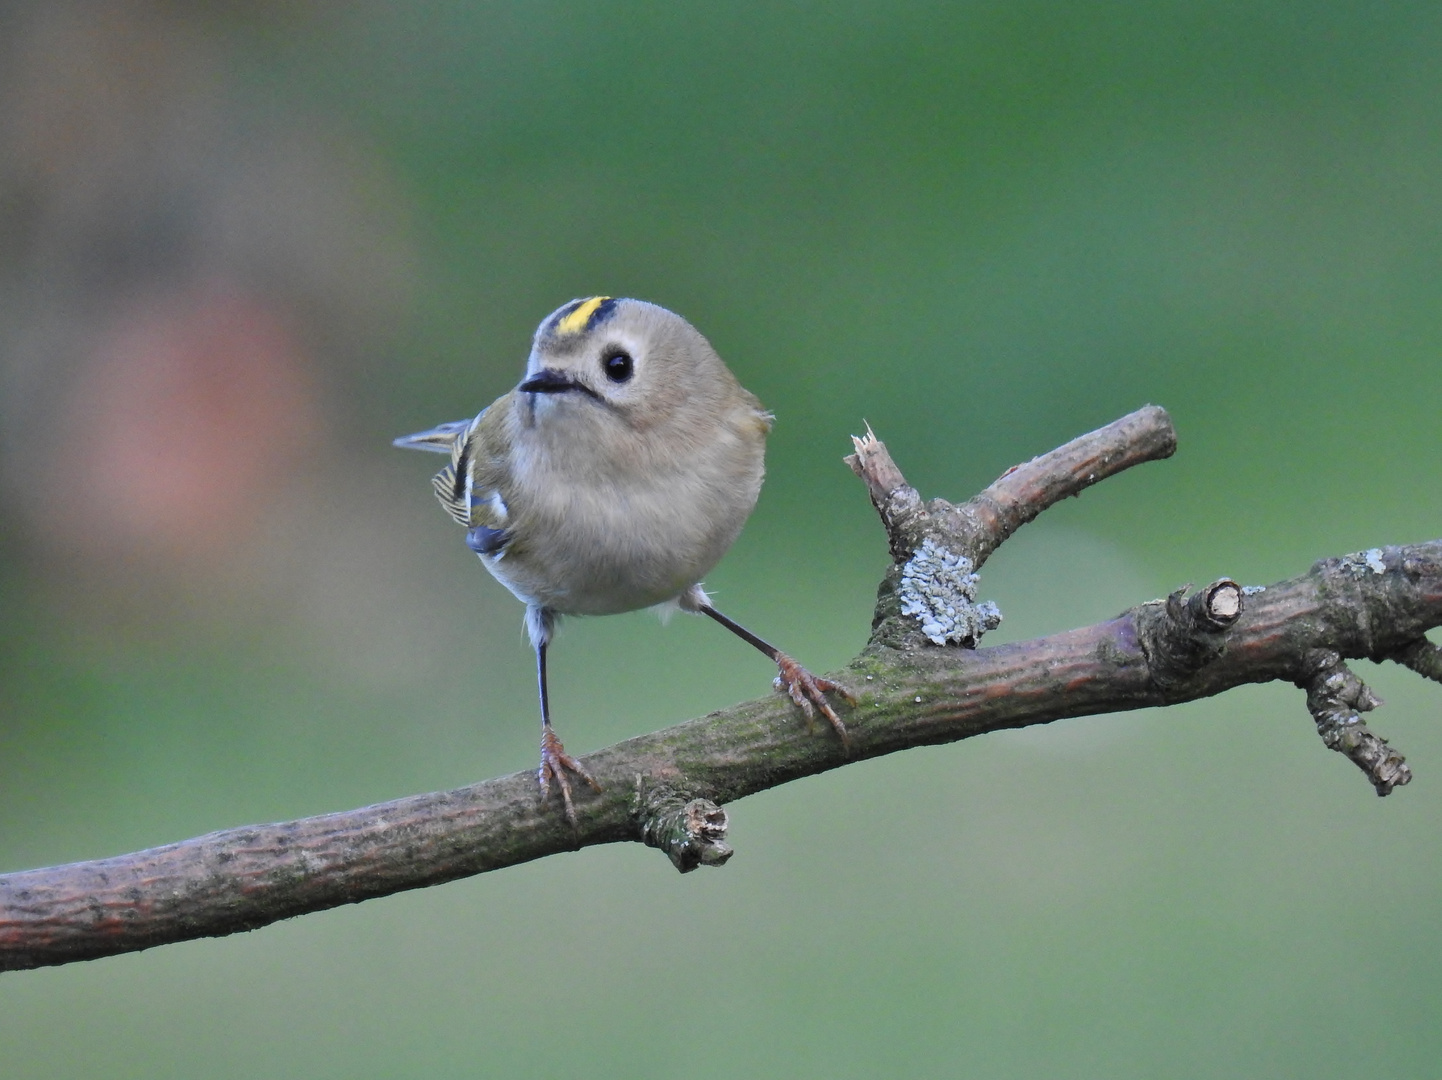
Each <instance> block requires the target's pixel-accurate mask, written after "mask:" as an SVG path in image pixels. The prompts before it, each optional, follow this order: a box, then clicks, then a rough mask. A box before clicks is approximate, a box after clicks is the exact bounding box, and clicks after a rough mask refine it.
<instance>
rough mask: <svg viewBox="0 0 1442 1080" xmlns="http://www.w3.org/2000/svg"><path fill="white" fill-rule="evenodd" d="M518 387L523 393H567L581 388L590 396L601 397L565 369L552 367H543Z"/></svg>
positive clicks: (582, 391) (581, 390)
mask: <svg viewBox="0 0 1442 1080" xmlns="http://www.w3.org/2000/svg"><path fill="white" fill-rule="evenodd" d="M516 389H517V390H519V391H521V393H523V394H565V393H569V392H570V391H572V390H579V391H580V392H581V393H583V394H585V395H587V396H588V397H593V398H597V399H598V400H599V398H600V395H599V394H597V393H596V391H594V390H592V389H591V388H590V387H589V386H587V385H586V384H585V383H583V382H577V381H576V380H575V379H573V378H571V377H570V376H569V375H567V374H566V373H565V372H564V371H554V370H552V369H551V368H542V369H541V370H540V371H538V372H536V373H535V374H534V375H532V376H531V377H530V378H529V379H527V380H526V381H525V382H523V383H521V385H520V386H518V387H516Z"/></svg>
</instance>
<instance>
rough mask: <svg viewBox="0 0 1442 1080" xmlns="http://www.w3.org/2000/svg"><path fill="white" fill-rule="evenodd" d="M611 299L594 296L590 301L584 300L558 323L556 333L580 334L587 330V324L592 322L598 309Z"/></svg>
mask: <svg viewBox="0 0 1442 1080" xmlns="http://www.w3.org/2000/svg"><path fill="white" fill-rule="evenodd" d="M609 299H611V298H610V297H609V296H593V297H591V299H589V300H582V301H581V302H580V303H579V304H577V305H576V306H575V307H574V308H572V309H571V311H570V312H569V313H568V314H566V315H565V316H564V317H562V318H561V319H560V321H558V322H557V323H556V330H555V332H556V333H557V334H579V333H580V332H581V331H582V330H584V329H586V324H587V323H588V322H590V321H591V316H592V315H594V314H596V309H597V308H598V307H600V306H601V305H602V304H604V303H605V302H606V301H607V300H609Z"/></svg>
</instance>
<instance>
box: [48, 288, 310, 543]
mask: <svg viewBox="0 0 1442 1080" xmlns="http://www.w3.org/2000/svg"><path fill="white" fill-rule="evenodd" d="M310 363H311V359H310V357H309V356H307V355H306V352H305V350H304V349H303V348H302V347H301V345H300V344H299V342H298V341H297V339H296V336H295V335H294V334H292V333H291V331H290V329H289V328H288V326H287V325H286V322H285V320H284V319H283V318H282V316H281V314H280V313H279V312H277V311H276V310H275V308H274V306H273V305H271V304H267V303H266V302H264V301H262V300H260V299H258V298H256V297H255V296H252V295H248V294H246V293H245V292H243V291H241V290H239V289H237V288H234V287H231V286H227V285H212V286H210V287H207V288H204V289H198V290H195V291H193V292H189V293H185V294H180V295H171V296H153V297H147V298H145V299H143V300H140V301H136V302H134V303H132V304H131V305H130V306H129V307H128V308H126V309H125V310H123V312H122V314H121V315H120V316H119V317H118V318H117V319H116V320H115V321H114V322H113V324H112V325H111V326H110V327H108V328H107V329H106V330H105V331H104V332H103V333H102V334H101V336H100V338H99V340H98V341H97V343H96V346H95V350H94V354H93V358H92V360H91V362H90V363H89V364H88V365H86V371H85V374H84V375H83V376H82V377H81V378H80V379H79V380H78V382H77V384H76V386H75V387H74V388H73V391H72V393H71V394H70V397H69V400H68V401H67V402H65V403H64V405H63V406H62V408H61V410H60V414H59V417H58V424H59V430H60V431H61V432H63V433H64V437H63V439H62V440H61V441H60V447H61V450H60V453H59V454H58V455H57V456H56V457H55V458H54V459H53V461H52V463H51V470H50V475H49V478H48V481H47V488H48V490H49V492H50V495H51V498H50V499H48V500H47V502H46V506H45V509H44V510H43V512H42V515H43V516H42V522H43V526H42V527H44V529H45V531H46V532H49V533H51V535H52V536H53V537H56V538H57V539H59V538H61V537H63V538H64V539H63V541H62V543H63V544H64V546H66V547H69V548H72V549H75V548H78V549H80V550H79V551H78V552H77V553H78V554H93V555H97V556H104V555H106V554H111V555H113V554H115V553H116V549H120V552H121V553H127V552H129V551H144V550H148V551H152V552H153V553H154V554H156V555H159V556H162V557H180V558H183V559H185V560H187V561H195V560H198V561H201V562H210V561H217V560H223V559H226V558H227V557H230V556H233V555H234V553H235V551H236V549H237V548H238V547H240V546H242V545H244V543H245V542H246V541H247V540H248V539H250V538H251V536H252V535H253V532H254V530H255V527H256V524H257V521H258V519H259V518H260V516H261V515H262V512H263V511H264V509H265V507H266V505H267V504H268V503H270V502H271V501H272V500H273V499H274V498H275V497H276V496H277V494H278V492H279V491H280V490H281V489H282V488H283V487H284V485H285V483H286V477H287V474H288V472H289V470H290V469H291V468H292V467H293V465H294V464H295V462H296V461H297V460H298V458H299V456H300V453H301V451H302V450H303V449H304V448H305V445H306V441H307V437H308V436H309V435H313V434H314V433H316V432H317V429H318V428H319V425H320V422H319V418H318V413H319V410H318V408H317V405H316V401H315V394H314V391H313V388H312V384H311V381H310V379H309V378H308V377H307V374H306V373H307V369H308V368H309V366H310ZM87 549H102V550H94V551H87Z"/></svg>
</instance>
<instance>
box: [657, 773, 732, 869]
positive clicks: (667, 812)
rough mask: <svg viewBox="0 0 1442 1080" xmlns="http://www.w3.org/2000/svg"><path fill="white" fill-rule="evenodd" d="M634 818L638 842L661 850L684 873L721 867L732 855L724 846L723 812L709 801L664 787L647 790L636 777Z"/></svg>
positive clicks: (726, 823)
mask: <svg viewBox="0 0 1442 1080" xmlns="http://www.w3.org/2000/svg"><path fill="white" fill-rule="evenodd" d="M633 815H634V816H635V818H636V819H637V822H638V823H639V825H640V828H641V841H642V842H643V843H644V844H645V845H646V846H647V847H653V848H660V849H661V850H662V851H664V852H665V853H666V854H667V856H669V857H670V859H671V863H672V865H674V866H675V867H676V869H677V870H679V871H681V873H683V874H688V873H690V872H691V871H692V870H695V869H696V867H698V866H720V865H722V864H723V863H724V862H725V861H726V860H727V859H729V858H731V856H732V854H733V853H734V851H733V849H732V847H731V845H729V844H727V843H725V838H726V829H727V826H728V822H727V820H726V811H725V810H722V809H721V807H719V806H717V805H716V804H715V803H713V802H712V801H711V800H710V799H687V798H686V796H684V795H682V794H681V793H679V792H677V791H675V790H674V789H672V788H669V787H666V786H664V785H662V786H658V787H653V788H652V789H650V790H649V791H647V790H646V789H645V784H644V781H643V780H642V778H641V777H639V776H638V777H637V778H636V802H635V807H634V809H633Z"/></svg>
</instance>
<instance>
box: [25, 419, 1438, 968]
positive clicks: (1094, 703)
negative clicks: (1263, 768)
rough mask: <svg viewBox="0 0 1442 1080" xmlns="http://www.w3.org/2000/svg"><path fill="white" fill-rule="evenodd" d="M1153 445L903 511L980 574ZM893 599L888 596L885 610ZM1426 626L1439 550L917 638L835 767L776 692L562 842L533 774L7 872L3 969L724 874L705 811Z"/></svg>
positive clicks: (1070, 457) (1149, 439)
mask: <svg viewBox="0 0 1442 1080" xmlns="http://www.w3.org/2000/svg"><path fill="white" fill-rule="evenodd" d="M1169 431H1170V425H1169V424H1166V423H1165V413H1162V412H1161V410H1159V409H1158V410H1142V411H1141V412H1139V413H1136V414H1133V416H1132V417H1129V418H1127V419H1126V420H1125V421H1122V422H1120V425H1112V427H1111V428H1108V429H1103V430H1102V432H1095V433H1093V435H1091V436H1087V437H1085V438H1084V439H1080V440H1077V441H1076V442H1074V443H1071V444H1068V447H1063V448H1062V450H1061V451H1057V452H1056V453H1054V454H1049V455H1045V456H1043V457H1041V458H1038V459H1036V460H1035V461H1033V462H1031V463H1029V464H1028V465H1026V466H1022V467H1021V468H1020V469H1017V470H1014V471H1013V472H1012V473H1009V474H1008V475H1007V476H1004V477H1002V478H1001V479H1000V480H998V481H997V483H996V484H993V485H992V487H991V488H989V489H988V493H989V494H987V495H986V496H985V498H986V500H987V506H986V508H985V509H978V507H977V500H972V502H971V503H968V504H965V505H966V507H971V508H972V509H973V511H975V513H972V514H970V515H968V514H963V513H961V511H962V510H963V509H964V508H958V507H951V506H950V504H943V505H941V506H940V507H939V508H938V509H935V510H933V509H932V508H934V507H937V506H938V504H936V503H933V504H931V507H921V506H920V500H919V498H918V499H917V502H916V506H917V510H916V513H917V514H919V515H924V517H921V518H918V519H917V520H920V521H922V523H923V524H924V525H925V527H926V529H927V530H930V529H931V528H933V527H936V520H937V517H938V516H939V517H940V518H941V519H942V520H943V522H950V521H955V520H958V519H960V520H962V522H963V524H961V525H954V526H952V525H949V526H947V528H948V529H949V530H951V531H948V532H945V533H944V534H943V539H951V540H953V542H958V539H957V538H963V539H964V537H965V535H968V534H967V532H966V530H968V529H969V530H971V532H970V534H969V535H971V536H972V537H973V539H972V540H971V541H969V542H968V543H969V544H971V545H974V546H969V547H968V550H969V551H970V552H972V553H973V554H976V555H977V556H979V557H981V558H984V557H985V554H987V553H989V552H990V550H994V548H995V546H996V545H997V544H998V543H1000V541H1001V539H1004V538H1005V535H1009V534H1010V532H1011V531H1014V529H1015V528H1016V527H1018V526H1019V525H1020V524H1022V523H1024V522H1025V521H1027V520H1030V519H1031V518H1032V517H1035V515H1036V513H1037V512H1039V510H1038V509H1035V507H1037V506H1040V505H1041V504H1048V505H1049V504H1050V503H1051V502H1055V501H1056V500H1057V499H1059V498H1062V497H1065V495H1067V494H1074V493H1075V492H1076V491H1079V490H1081V489H1082V488H1083V487H1085V486H1087V484H1089V483H1091V482H1094V480H1095V479H1100V478H1101V477H1102V476H1104V475H1108V474H1109V472H1108V470H1110V472H1115V471H1117V470H1118V469H1120V468H1123V467H1125V465H1124V464H1121V463H1122V462H1126V463H1128V464H1130V463H1135V462H1138V461H1142V460H1149V459H1150V458H1152V457H1156V456H1165V453H1169V452H1170V447H1171V445H1172V442H1171V440H1170V437H1169V436H1168V434H1167V433H1168V432H1169ZM1103 432H1111V434H1110V435H1106V436H1104V435H1103ZM1089 440H1095V442H1089ZM872 441H873V442H874V441H875V440H874V439H873V440H872ZM876 445H877V446H879V445H880V444H879V443H878V444H876ZM1070 448H1076V449H1075V450H1074V451H1073V450H1072V449H1070ZM883 449H884V448H883ZM1064 452H1065V453H1064ZM1058 455H1061V457H1059V456H1058ZM887 460H888V461H889V458H888V459H887ZM892 468H893V469H894V465H893V466H892ZM895 475H896V477H898V478H899V477H900V472H899V470H897V471H896V474H895ZM904 484H905V482H904V480H902V481H901V485H902V486H904ZM896 490H898V489H897V488H893V489H892V490H891V491H888V492H885V493H884V498H889V497H890V496H891V495H892V494H893V492H894V491H896ZM873 498H875V490H874V489H873ZM978 498H981V497H978ZM1026 499H1033V500H1035V502H1034V503H1025V500H1026ZM1023 504H1025V505H1023ZM879 505H884V500H883V504H879ZM883 515H885V510H883ZM968 522H969V524H968ZM913 524H916V520H914V521H913ZM891 525H892V523H891V522H889V521H888V529H889V530H890V528H891ZM929 535H931V533H930V532H929V531H928V532H926V533H925V534H924V535H923V536H922V539H924V538H926V536H929ZM893 546H895V537H894V536H893ZM914 551H915V547H913V548H912V549H911V550H910V551H908V552H907V557H908V558H909V557H910V555H911V554H914ZM897 572H898V570H897V568H895V567H894V568H893V573H897ZM883 593H885V588H884V587H883ZM1244 593H1245V594H1247V595H1245V598H1244V595H1243V594H1244ZM887 602H888V601H887V599H886V597H885V595H883V597H882V600H881V602H880V604H879V608H881V607H885V606H886V604H887ZM916 621H917V620H916V619H914V618H910V617H907V616H903V615H901V614H899V613H898V612H896V611H891V612H889V613H886V614H885V615H884V616H883V617H881V618H879V619H878V627H881V628H884V627H886V626H904V625H905V624H907V623H910V624H912V629H913V631H915V625H914V624H915V623H916ZM1439 624H1442V541H1434V542H1431V543H1426V544H1419V545H1414V546H1411V547H1396V548H1384V549H1375V550H1373V551H1370V552H1366V553H1364V554H1363V555H1362V556H1348V557H1346V558H1342V559H1332V560H1326V561H1324V562H1321V563H1318V564H1317V565H1315V566H1314V567H1312V569H1311V570H1310V571H1309V572H1308V573H1306V574H1304V575H1302V576H1301V577H1298V578H1294V579H1292V580H1290V581H1285V582H1282V583H1280V584H1277V585H1273V586H1271V587H1269V588H1267V589H1265V590H1251V589H1248V590H1241V589H1239V588H1238V587H1237V586H1236V585H1235V583H1233V582H1230V581H1226V580H1223V581H1220V582H1217V583H1215V584H1214V585H1212V586H1209V587H1208V588H1207V589H1204V590H1201V591H1200V592H1198V593H1196V594H1195V595H1194V596H1192V597H1191V598H1190V599H1186V598H1184V597H1183V595H1182V594H1177V595H1175V596H1173V597H1171V598H1169V599H1167V600H1163V601H1154V602H1152V603H1149V604H1143V605H1139V606H1138V607H1135V608H1132V609H1131V610H1129V611H1126V612H1124V613H1122V614H1121V615H1119V616H1118V617H1117V618H1115V619H1112V620H1109V621H1107V622H1104V623H1099V624H1097V625H1095V626H1090V627H1086V628H1083V629H1079V630H1073V631H1070V632H1068V633H1064V634H1057V635H1053V636H1051V637H1047V638H1040V639H1037V640H1033V641H1028V642H1021V643H1016V644H1009V645H1002V646H997V647H994V648H983V649H974V650H973V649H966V648H958V647H955V646H948V647H937V646H934V645H930V644H924V643H923V640H924V639H923V638H922V637H920V636H919V634H918V633H916V632H909V633H907V634H905V635H903V638H904V643H903V645H902V646H901V647H896V646H894V645H893V644H891V643H890V642H891V641H892V640H893V639H892V638H891V637H888V636H887V634H885V633H878V634H877V635H875V636H874V637H873V640H872V642H871V643H870V644H869V645H868V646H867V648H866V649H865V650H864V651H863V652H862V654H861V655H860V656H859V657H857V659H856V660H855V661H853V662H852V663H851V665H849V666H848V668H847V669H846V670H845V671H843V672H839V673H836V674H835V676H834V677H835V678H836V679H837V680H838V681H840V682H843V683H845V684H847V685H849V686H850V687H852V688H853V689H854V690H856V691H857V697H858V702H857V704H856V706H855V707H854V708H852V709H851V710H850V711H849V712H848V714H847V715H846V722H847V727H848V730H849V731H850V733H851V749H850V756H849V757H848V756H846V755H845V754H844V753H843V751H842V747H841V745H840V743H839V742H838V740H837V739H836V738H835V737H834V736H833V735H832V734H831V732H829V731H823V732H821V733H818V734H811V733H808V730H807V726H806V724H805V723H804V722H803V721H802V719H801V717H800V716H799V715H798V714H797V712H796V711H795V709H794V707H793V706H792V705H791V704H790V702H789V701H787V700H786V699H784V698H782V697H780V696H779V695H769V696H767V697H765V698H762V699H759V700H756V701H750V702H746V703H743V704H741V705H737V706H734V707H732V708H729V709H725V710H722V711H720V712H716V713H712V714H711V715H710V716H707V717H703V718H701V719H698V720H692V721H689V722H687V723H684V724H680V725H678V726H676V727H672V728H668V729H665V730H663V731H659V732H656V733H654V734H650V735H644V736H641V737H639V738H635V739H631V740H628V741H626V742H623V743H618V744H616V745H615V746H611V747H608V748H607V749H604V750H601V751H598V752H597V753H595V754H592V755H590V756H588V757H587V758H586V765H587V767H588V768H589V769H590V770H591V771H592V773H594V775H595V776H596V778H597V780H598V781H600V783H601V784H602V785H603V786H604V788H605V790H604V792H603V793H601V794H598V795H592V794H590V793H589V792H587V793H585V794H584V795H583V796H582V797H581V798H580V799H579V800H578V804H577V810H578V815H579V823H578V826H577V827H576V829H575V830H572V829H571V828H570V827H568V826H567V824H566V822H565V820H564V818H563V817H562V815H561V814H560V812H559V810H558V808H557V807H556V806H554V805H549V806H548V805H544V804H542V803H541V802H540V800H539V798H538V796H537V786H536V779H535V774H534V773H533V772H530V771H527V772H522V773H515V774H513V775H511V776H507V777H502V778H499V779H496V780H490V781H486V782H484V783H480V784H474V785H471V786H469V787H464V788H459V789H457V790H455V791H448V792H437V793H432V794H428V795H418V796H414V797H411V798H407V799H399V800H396V801H395V802H390V803H384V804H380V805H377V806H371V807H366V808H363V809H360V810H353V811H348V812H345V813H339V814H330V815H325V816H323V817H315V818H306V819H302V820H299V821H291V822H283V823H279V824H274V825H261V826H250V827H246V828H240V829H229V830H225V831H223V832H218V833H212V834H210V835H208V836H202V837H198V838H196V839H193V840H187V841H184V842H182V843H178V844H171V845H168V846H166V847H161V848H155V849H152V850H149V851H143V852H138V853H135V854H132V855H124V856H119V857H117V858H112V859H104V860H99V861H95V862H85V863H76V864H72V865H69V866H61V867H53V868H49V869H44V870H31V871H25V872H21V873H14V874H8V875H4V876H0V969H19V968H29V967H39V966H44V965H48V964H63V963H67V962H70V961H73V960H82V959H90V958H94V957H99V956H106V955H110V954H114V953H120V952H128V951H133V950H136V949H144V948H148V947H150V946H152V945H158V944H162V943H165V942H171V941H181V940H186V939H190V938H197V937H205V936H215V935H222V934H230V933H235V932H237V931H240V930H249V929H253V928H255V927H258V926H263V925H265V924H266V923H270V922H274V921H276V920H279V919H284V918H289V917H291V916H295V915H300V914H303V913H306V912H310V911H319V910H322V909H325V908H330V907H335V906H337V905H340V904H345V903H354V902H357V901H360V900H365V899H368V898H370V897H375V896H384V895H388V894H390V893H394V892H399V891H401V890H404V889H414V888H420V887H423V886H426V885H432V884H436V883H439V882H443V881H449V880H453V879H455V878H459V877H465V876H468V875H471V874H477V873H482V872H484V871H486V870H494V869H497V868H499V867H502V866H509V865H513V864H515V863H520V862H525V861H528V860H530V859H537V858H541V857H543V856H546V855H550V854H553V853H556V852H560V851H566V850H572V849H575V848H578V847H582V846H586V845H591V844H602V843H612V842H616V841H622V840H628V841H640V840H644V841H645V842H647V843H650V844H652V845H653V846H658V847H661V848H662V849H663V850H665V851H667V853H668V855H670V857H671V858H672V860H673V861H674V862H675V863H676V865H677V866H678V867H680V868H682V869H689V868H691V867H694V866H696V865H704V864H718V863H721V862H724V861H725V859H726V858H727V857H728V856H729V854H730V849H729V848H728V847H726V845H725V844H724V842H723V836H724V830H725V814H724V812H722V811H721V810H720V804H724V803H728V802H730V801H732V800H734V799H738V798H741V797H742V796H744V795H749V794H752V793H754V792H757V791H762V790H765V789H767V788H771V787H775V786H777V785H779V784H783V783H786V782H788V781H790V780H794V779H797V778H798V777H802V776H807V775H811V774H814V773H818V772H822V771H825V770H828V769H833V768H837V767H840V766H841V765H843V764H846V763H847V762H848V761H859V760H864V759H866V758H870V757H877V756H879V755H882V754H889V753H892V752H894V751H897V750H903V749H907V748H909V747H913V746H919V745H924V744H929V743H942V742H951V741H954V740H957V739H964V738H969V737H971V736H973V735H979V734H982V733H984V732H989V731H996V730H1000V729H1004V728H1014V727H1023V726H1025V725H1028V724H1038V723H1045V722H1047V721H1050V720H1056V719H1059V718H1062V717H1073V716H1086V715H1092V714H1096V713H1104V712H1115V711H1119V710H1125V709H1136V708H1143V707H1148V706H1158V705H1168V704H1174V703H1177V702H1182V701H1190V700H1194V699H1196V698H1201V697H1207V696H1211V695H1214V694H1219V693H1221V692H1222V691H1224V690H1227V689H1229V688H1231V687H1233V686H1238V685H1241V684H1243V683H1251V682H1267V681H1271V680H1278V679H1280V680H1285V681H1288V682H1294V683H1298V684H1299V685H1306V684H1307V683H1308V681H1309V680H1315V679H1316V678H1317V677H1318V671H1319V668H1318V666H1317V665H1318V657H1319V656H1320V655H1321V654H1322V653H1324V652H1325V653H1328V654H1335V655H1336V657H1337V658H1338V663H1340V660H1341V659H1342V658H1351V657H1368V658H1371V659H1387V658H1397V659H1401V660H1403V662H1408V661H1409V660H1415V662H1416V663H1417V664H1418V665H1422V666H1426V665H1427V664H1429V663H1431V662H1432V660H1430V659H1429V658H1428V657H1427V656H1426V655H1425V650H1423V649H1421V648H1420V647H1419V646H1418V645H1417V643H1418V642H1419V641H1421V640H1423V635H1424V634H1425V633H1426V631H1427V630H1428V629H1430V628H1432V627H1434V626H1437V625H1439ZM1344 726H1345V725H1344ZM1396 762H1397V764H1399V765H1400V756H1398V757H1397V759H1396ZM1398 775H1400V774H1398ZM1398 782H1400V781H1398ZM1379 790H1380V789H1379Z"/></svg>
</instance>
